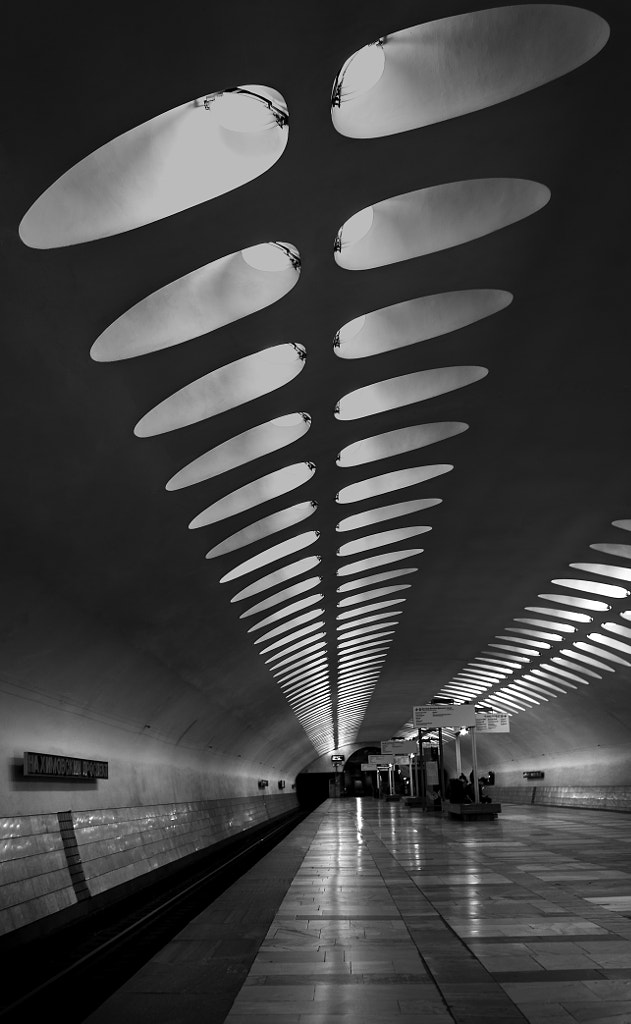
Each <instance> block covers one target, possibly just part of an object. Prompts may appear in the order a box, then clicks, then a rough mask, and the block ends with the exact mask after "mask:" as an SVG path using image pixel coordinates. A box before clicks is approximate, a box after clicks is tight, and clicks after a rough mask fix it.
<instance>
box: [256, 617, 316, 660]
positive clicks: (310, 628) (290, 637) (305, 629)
mask: <svg viewBox="0 0 631 1024" xmlns="http://www.w3.org/2000/svg"><path fill="white" fill-rule="evenodd" d="M323 627H324V619H320V620H319V621H317V622H309V623H307V625H306V626H302V627H301V629H297V630H295V631H294V632H293V633H288V634H287V635H286V636H281V637H279V638H278V639H277V640H274V641H273V642H272V643H271V644H269V645H268V646H267V647H262V648H261V650H260V651H258V653H259V654H269V652H270V651H276V650H278V648H279V647H284V646H285V644H291V643H293V642H294V640H298V639H299V638H300V637H303V636H306V635H308V634H309V633H313V632H314V631H315V630H316V629H322V628H323ZM294 649H295V648H294ZM288 650H289V649H288ZM287 653H288V652H287Z"/></svg>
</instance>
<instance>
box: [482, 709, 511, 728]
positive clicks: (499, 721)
mask: <svg viewBox="0 0 631 1024" xmlns="http://www.w3.org/2000/svg"><path fill="white" fill-rule="evenodd" d="M475 728H476V731H477V732H510V715H503V714H501V713H499V714H488V715H476V716H475Z"/></svg>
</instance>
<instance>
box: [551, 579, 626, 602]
mask: <svg viewBox="0 0 631 1024" xmlns="http://www.w3.org/2000/svg"><path fill="white" fill-rule="evenodd" d="M551 582H552V583H554V585H555V586H557V587H567V588H568V589H569V590H584V591H585V592H586V593H588V594H600V595H601V596H602V597H614V598H623V597H629V596H631V592H630V591H628V590H627V589H626V588H625V587H618V586H614V585H613V584H611V583H601V582H600V581H599V580H579V579H563V580H552V581H551Z"/></svg>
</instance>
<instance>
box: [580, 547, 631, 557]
mask: <svg viewBox="0 0 631 1024" xmlns="http://www.w3.org/2000/svg"><path fill="white" fill-rule="evenodd" d="M589 546H590V548H592V549H593V550H594V551H601V552H602V553H603V555H613V557H614V558H631V544H590V545H589Z"/></svg>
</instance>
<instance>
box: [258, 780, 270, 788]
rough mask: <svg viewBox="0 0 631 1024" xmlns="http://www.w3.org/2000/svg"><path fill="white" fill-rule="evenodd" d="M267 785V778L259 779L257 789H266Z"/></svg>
mask: <svg viewBox="0 0 631 1024" xmlns="http://www.w3.org/2000/svg"><path fill="white" fill-rule="evenodd" d="M267 786H269V780H268V779H259V789H266V787H267Z"/></svg>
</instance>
